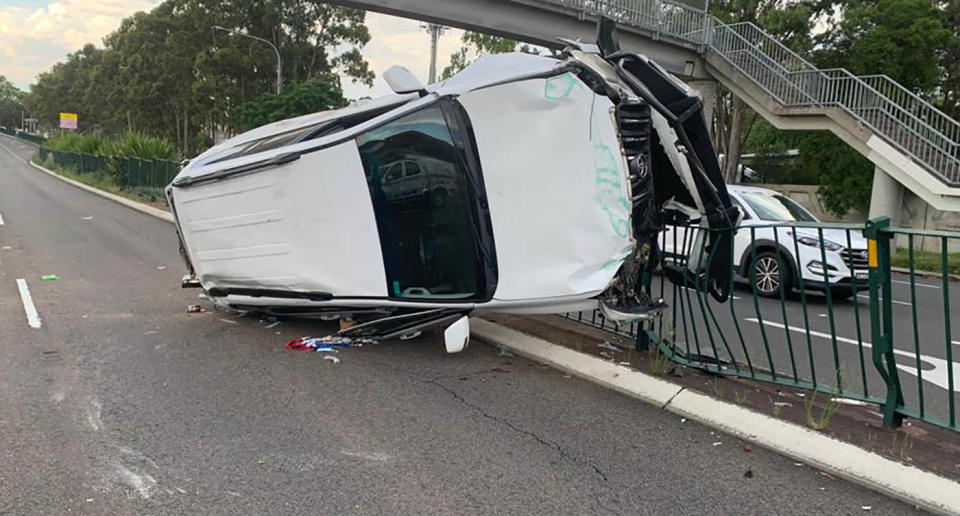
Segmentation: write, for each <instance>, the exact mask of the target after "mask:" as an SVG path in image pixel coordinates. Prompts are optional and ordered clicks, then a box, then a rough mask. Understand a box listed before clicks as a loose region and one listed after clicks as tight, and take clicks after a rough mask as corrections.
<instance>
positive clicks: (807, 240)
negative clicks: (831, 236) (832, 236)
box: [797, 236, 843, 251]
mask: <svg viewBox="0 0 960 516" xmlns="http://www.w3.org/2000/svg"><path fill="white" fill-rule="evenodd" d="M797 242H800V243H801V244H803V245H808V246H810V247H820V244H821V240H820V239H819V238H813V237H810V236H802V237H797ZM822 242H823V248H824V249H826V250H827V251H839V250H841V249H843V246H842V245H840V244H838V243H836V242H831V241H829V240H823V241H822Z"/></svg>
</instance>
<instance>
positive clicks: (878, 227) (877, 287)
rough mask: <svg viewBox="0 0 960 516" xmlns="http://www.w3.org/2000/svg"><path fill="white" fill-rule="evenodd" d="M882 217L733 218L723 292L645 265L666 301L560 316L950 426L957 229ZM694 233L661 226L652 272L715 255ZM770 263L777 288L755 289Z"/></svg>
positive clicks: (758, 376)
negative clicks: (628, 312) (644, 317)
mask: <svg viewBox="0 0 960 516" xmlns="http://www.w3.org/2000/svg"><path fill="white" fill-rule="evenodd" d="M888 223H889V221H888V220H886V219H878V220H872V221H869V222H867V223H866V224H825V223H791V224H756V225H744V226H743V227H741V228H739V229H738V230H737V234H736V237H735V242H736V245H735V246H734V249H733V250H731V252H732V253H733V256H732V257H731V258H732V263H734V264H735V269H736V270H735V274H734V275H733V277H732V278H731V283H732V287H733V288H732V289H731V290H732V293H733V294H732V297H731V298H730V299H729V300H727V301H726V302H724V303H719V302H717V301H715V300H714V299H713V298H712V297H711V296H709V295H708V294H705V293H704V292H703V290H704V289H703V286H704V285H705V284H706V283H707V282H708V281H709V278H708V277H705V276H694V277H692V279H690V280H689V282H688V283H687V284H676V283H672V282H671V281H669V280H668V279H667V276H668V274H658V275H655V276H654V277H653V279H652V281H651V283H650V284H649V290H650V294H651V295H652V296H653V297H655V298H656V297H660V298H663V299H664V300H665V301H666V302H667V303H668V304H669V305H670V306H669V308H668V309H667V310H666V311H665V312H664V313H663V314H661V315H660V317H659V318H657V319H655V320H654V321H652V322H651V323H647V324H646V326H643V325H641V324H638V323H633V324H630V325H619V326H618V325H616V324H612V323H611V322H610V321H607V320H605V319H604V318H603V316H602V315H601V314H599V313H572V314H566V316H567V317H568V318H571V319H574V320H578V321H580V322H583V323H586V324H591V325H593V326H596V327H598V328H602V329H605V330H608V331H613V332H615V333H618V334H620V335H624V336H628V337H634V338H636V339H637V343H638V347H640V348H642V347H643V346H645V345H646V344H647V343H649V344H650V345H655V346H658V347H659V348H660V351H661V352H663V353H664V354H665V355H667V356H669V357H670V358H671V359H672V360H673V361H674V362H676V363H679V364H682V365H686V366H689V367H695V368H698V369H701V370H704V371H707V372H709V373H712V374H717V375H722V376H734V377H741V378H747V379H752V380H757V381H764V382H772V383H775V384H777V385H782V386H787V387H792V388H797V389H802V390H807V391H809V392H811V393H812V392H821V393H825V394H828V395H830V396H835V397H842V398H846V399H853V400H859V401H861V402H866V403H872V404H875V405H877V406H878V407H879V408H880V409H881V412H882V414H883V416H884V421H885V423H886V424H888V425H891V426H896V425H898V424H899V423H900V421H901V419H902V418H904V417H910V418H916V419H920V420H924V421H927V422H930V423H933V424H936V425H939V426H943V427H946V428H949V429H952V430H960V422H958V415H957V404H958V403H960V392H958V390H957V382H960V362H954V351H955V349H954V347H957V350H960V335H957V333H958V331H957V330H956V328H957V325H958V324H960V310H954V311H953V312H955V313H951V306H952V305H955V304H956V297H957V296H958V295H960V282H958V281H951V278H956V277H957V276H956V273H957V272H960V233H947V232H940V231H918V230H909V229H900V228H890V227H888ZM704 231H708V230H705V229H703V228H699V227H694V226H682V225H681V226H671V227H669V228H668V229H667V230H666V231H664V232H663V233H662V234H661V236H660V239H659V243H660V248H661V249H662V250H663V252H662V255H661V257H660V270H661V271H666V270H668V269H670V268H683V267H686V266H687V264H688V263H691V262H692V263H701V264H708V263H709V262H710V261H711V260H714V259H717V257H716V256H714V254H713V253H715V252H716V251H715V250H710V249H708V248H706V247H704V246H695V245H694V242H695V241H696V239H697V237H698V236H699V235H700V234H701V233H702V232H704ZM710 231H730V230H710ZM695 249H699V255H697V254H698V253H697V252H696V251H694V250H695ZM951 251H953V252H951ZM691 253H692V254H694V256H692V255H691ZM773 269H776V270H779V271H781V273H782V278H784V279H782V280H781V284H788V285H787V286H788V288H781V289H779V290H776V291H773V292H769V291H764V290H765V288H766V287H765V286H764V283H763V282H762V279H763V275H764V274H766V272H768V271H769V270H773ZM700 270H709V267H708V266H706V265H702V266H701V267H700ZM674 277H676V275H674ZM825 278H826V279H825ZM767 286H769V285H767Z"/></svg>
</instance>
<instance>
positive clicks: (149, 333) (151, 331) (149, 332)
mask: <svg viewBox="0 0 960 516" xmlns="http://www.w3.org/2000/svg"><path fill="white" fill-rule="evenodd" d="M143 334H144V335H156V334H157V330H147V331H145V332H143Z"/></svg>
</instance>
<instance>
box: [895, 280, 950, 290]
mask: <svg viewBox="0 0 960 516" xmlns="http://www.w3.org/2000/svg"><path fill="white" fill-rule="evenodd" d="M890 283H899V284H901V285H909V284H910V282H909V281H903V280H895V279H892V280H890ZM914 285H916V286H918V287H926V288H936V289H939V288H940V285H931V284H929V283H920V282H918V281H917V282H914Z"/></svg>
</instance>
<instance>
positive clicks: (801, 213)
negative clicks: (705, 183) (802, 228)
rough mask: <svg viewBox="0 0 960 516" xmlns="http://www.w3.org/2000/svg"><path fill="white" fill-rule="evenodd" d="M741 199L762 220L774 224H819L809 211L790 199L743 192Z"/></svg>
mask: <svg viewBox="0 0 960 516" xmlns="http://www.w3.org/2000/svg"><path fill="white" fill-rule="evenodd" d="M740 195H741V197H743V199H744V200H745V201H747V204H748V205H750V208H751V209H753V211H754V212H755V213H756V214H757V218H759V219H760V220H769V221H774V222H817V218H816V217H814V216H813V215H812V214H811V213H810V212H809V211H807V210H806V209H804V207H803V206H800V205H799V204H797V203H796V202H794V201H793V200H792V199H790V198H789V197H786V196H784V195H780V194H769V193H766V192H742V193H741V194H740Z"/></svg>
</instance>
